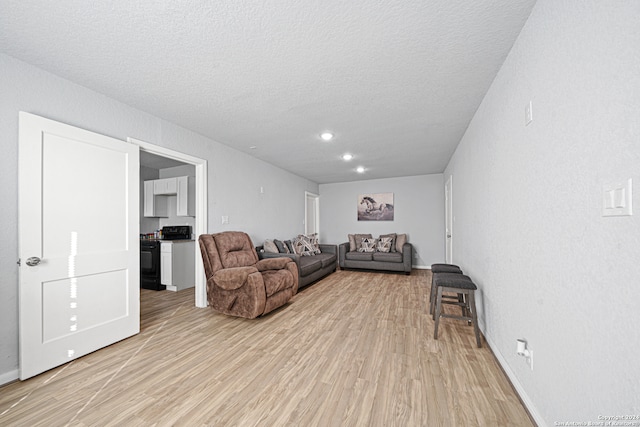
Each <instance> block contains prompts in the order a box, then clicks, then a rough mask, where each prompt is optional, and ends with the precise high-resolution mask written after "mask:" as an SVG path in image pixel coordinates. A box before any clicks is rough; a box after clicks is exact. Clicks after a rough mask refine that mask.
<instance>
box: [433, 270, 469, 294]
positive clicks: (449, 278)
mask: <svg viewBox="0 0 640 427" xmlns="http://www.w3.org/2000/svg"><path fill="white" fill-rule="evenodd" d="M433 283H434V284H435V285H436V286H442V287H445V288H458V289H473V290H476V289H478V288H477V286H476V285H475V283H473V282H472V281H471V278H470V277H469V276H465V275H464V274H457V273H436V274H434V275H433Z"/></svg>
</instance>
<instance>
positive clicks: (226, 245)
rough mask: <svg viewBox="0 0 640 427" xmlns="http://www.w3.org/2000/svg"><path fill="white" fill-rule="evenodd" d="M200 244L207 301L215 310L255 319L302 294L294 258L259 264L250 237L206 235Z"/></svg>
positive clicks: (200, 239)
mask: <svg viewBox="0 0 640 427" xmlns="http://www.w3.org/2000/svg"><path fill="white" fill-rule="evenodd" d="M198 241H199V243H200V252H201V253H202V261H203V264H204V271H205V274H206V277H207V300H208V301H209V305H210V306H211V307H213V308H214V309H215V310H217V311H220V312H222V313H224V314H229V315H232V316H239V317H246V318H248V319H253V318H256V317H258V316H260V315H263V314H266V313H269V312H270V311H272V310H275V309H276V308H278V307H280V306H282V305H284V304H286V303H287V302H288V301H289V300H290V299H291V297H293V296H294V295H295V294H296V292H298V267H297V266H296V263H295V262H294V261H293V260H292V259H291V258H269V259H263V260H259V259H258V254H257V253H256V250H255V248H254V247H253V244H252V243H251V238H250V237H249V235H248V234H246V233H243V232H240V231H225V232H222V233H217V234H203V235H201V236H200V238H199V239H198Z"/></svg>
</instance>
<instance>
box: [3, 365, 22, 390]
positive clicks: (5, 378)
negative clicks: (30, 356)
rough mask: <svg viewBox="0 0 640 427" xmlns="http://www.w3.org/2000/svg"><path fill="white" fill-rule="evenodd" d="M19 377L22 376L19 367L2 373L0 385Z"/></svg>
mask: <svg viewBox="0 0 640 427" xmlns="http://www.w3.org/2000/svg"><path fill="white" fill-rule="evenodd" d="M18 378H20V372H19V371H18V370H17V369H15V370H13V371H9V372H5V373H3V374H0V386H2V385H5V384H9V383H10V382H13V381H15V380H17V379H18Z"/></svg>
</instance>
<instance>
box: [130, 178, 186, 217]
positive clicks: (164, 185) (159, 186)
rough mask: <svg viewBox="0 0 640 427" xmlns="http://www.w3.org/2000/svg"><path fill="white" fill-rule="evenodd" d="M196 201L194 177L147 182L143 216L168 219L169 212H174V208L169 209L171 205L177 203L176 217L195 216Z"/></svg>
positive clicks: (145, 183)
mask: <svg viewBox="0 0 640 427" xmlns="http://www.w3.org/2000/svg"><path fill="white" fill-rule="evenodd" d="M171 196H175V197H171ZM195 200H196V179H195V177H193V176H180V177H176V178H163V179H154V180H150V181H145V182H144V212H143V215H144V216H145V217H164V218H167V217H169V212H170V211H171V212H173V206H171V209H169V203H172V204H173V203H175V204H176V211H175V215H176V216H195V211H196V207H195ZM172 215H173V213H172Z"/></svg>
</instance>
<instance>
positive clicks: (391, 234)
mask: <svg viewBox="0 0 640 427" xmlns="http://www.w3.org/2000/svg"><path fill="white" fill-rule="evenodd" d="M383 237H391V250H390V251H389V252H396V238H397V237H398V235H397V234H396V233H389V234H381V235H380V237H379V238H380V239H382V238H383Z"/></svg>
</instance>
